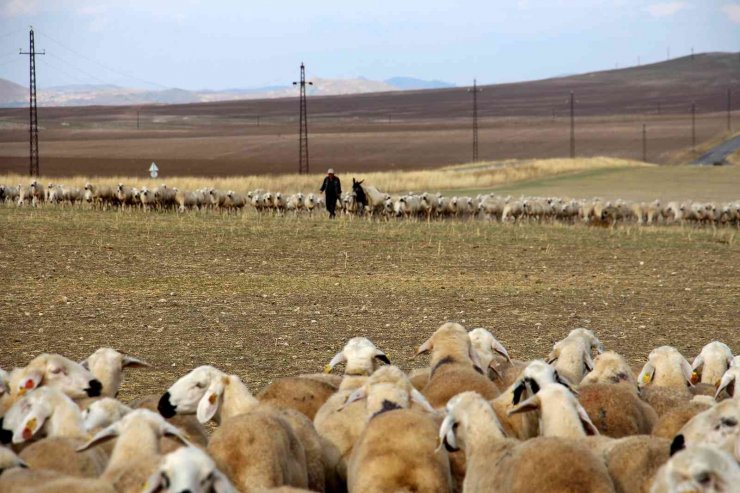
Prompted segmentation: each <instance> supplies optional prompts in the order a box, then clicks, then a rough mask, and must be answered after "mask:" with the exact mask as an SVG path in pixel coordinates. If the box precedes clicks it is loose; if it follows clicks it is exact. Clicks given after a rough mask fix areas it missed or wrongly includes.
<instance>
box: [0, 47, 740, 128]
mask: <svg viewBox="0 0 740 493" xmlns="http://www.w3.org/2000/svg"><path fill="white" fill-rule="evenodd" d="M311 80H312V81H313V82H314V85H313V86H310V87H309V89H308V93H309V94H310V95H311V96H314V97H324V96H333V97H334V96H337V97H338V96H341V97H347V98H350V100H351V101H350V100H342V101H341V102H339V101H334V100H326V103H325V104H326V105H327V107H330V108H332V110H331V111H330V112H331V113H334V112H335V107H336V105H340V106H342V107H343V105H345V104H348V108H352V109H353V111H355V112H359V111H369V112H373V111H374V110H373V108H372V106H374V107H375V108H376V109H377V108H378V107H386V106H388V105H390V107H392V108H393V110H394V112H397V113H398V114H405V115H407V116H409V117H411V116H413V115H415V114H417V113H420V112H421V113H425V114H426V113H428V112H430V111H431V112H433V113H434V114H435V115H438V116H439V117H444V115H447V114H449V115H456V116H459V114H460V108H461V106H460V105H461V104H467V103H464V102H466V101H468V100H469V95H468V94H467V93H466V92H465V91H462V90H461V89H460V88H456V87H455V86H452V85H451V84H448V83H446V82H442V81H436V80H432V81H426V80H421V79H415V78H412V77H393V78H390V79H387V80H386V81H374V80H369V79H365V78H361V77H360V78H354V79H322V78H312V79H311ZM738 85H740V57H738V54H737V53H705V54H697V55H694V56H693V57H691V56H686V57H682V58H675V59H673V60H669V61H665V62H660V63H653V64H647V65H642V66H634V67H628V68H622V69H615V70H605V71H600V72H589V73H585V74H579V75H569V76H560V77H553V78H550V79H543V80H535V81H527V82H515V83H507V84H496V85H489V86H487V87H486V90H485V91H483V92H482V93H481V94H480V95H479V96H478V102H479V104H480V108H479V114H480V115H481V116H489V115H496V116H509V115H522V116H525V115H545V114H556V113H557V114H561V113H562V112H563V111H565V106H564V104H565V98H566V96H567V94H568V92H569V91H571V90H572V91H574V92H575V93H576V97H577V100H578V103H577V112H578V114H581V115H586V114H613V113H622V114H624V113H639V112H643V113H644V112H652V111H656V112H657V111H658V106H660V108H661V111H673V112H676V111H686V109H687V108H688V107H689V105H690V104H691V101H692V100H695V101H696V102H697V105H698V110H699V111H700V112H706V111H720V110H722V109H723V108H724V106H723V105H724V102H725V101H726V96H725V95H726V89H727V88H728V87H734V88H736V89H735V90H737V87H738ZM355 94H358V95H359V94H363V95H364V96H363V97H362V98H352V95H355ZM297 95H298V90H297V88H296V87H295V86H269V87H262V88H253V89H239V88H236V89H225V90H202V91H188V90H184V89H164V90H145V89H132V88H125V87H118V86H113V85H100V86H96V85H78V86H64V87H52V88H45V89H43V90H40V91H39V104H40V105H43V106H89V105H102V106H121V105H124V106H125V105H162V104H190V103H218V102H221V101H236V100H245V101H247V100H272V99H280V98H288V97H295V96H297ZM27 98H28V93H27V89H25V88H24V87H23V86H21V85H19V84H15V83H13V82H10V81H5V80H2V79H0V106H4V107H17V106H23V105H25V104H27ZM317 99H318V98H317ZM733 99H734V100H735V101H740V98H733ZM432 101H433V103H434V104H433V106H428V105H429V103H430V102H432ZM317 104H324V103H319V102H314V103H312V112H314V113H315V112H316V111H317V110H320V108H321V106H317ZM420 104H421V105H422V106H419V105H420ZM279 105H280V103H275V107H276V108H277V106H279ZM358 105H359V106H358ZM366 106H367V108H365V107H366ZM736 107H737V106H736ZM291 108H292V106H291ZM281 111H282V110H281ZM384 111H385V110H384Z"/></svg>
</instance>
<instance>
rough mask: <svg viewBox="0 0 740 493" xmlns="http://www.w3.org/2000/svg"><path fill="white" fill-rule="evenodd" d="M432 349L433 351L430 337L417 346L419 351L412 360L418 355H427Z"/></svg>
mask: <svg viewBox="0 0 740 493" xmlns="http://www.w3.org/2000/svg"><path fill="white" fill-rule="evenodd" d="M432 349H434V344H432V338H431V337H430V338H429V339H427V340H426V341H424V344H422V345H421V346H419V349H417V350H416V354H415V355H414V358H416V357H417V356H419V355H420V354H424V353H428V352H429V351H431V350H432Z"/></svg>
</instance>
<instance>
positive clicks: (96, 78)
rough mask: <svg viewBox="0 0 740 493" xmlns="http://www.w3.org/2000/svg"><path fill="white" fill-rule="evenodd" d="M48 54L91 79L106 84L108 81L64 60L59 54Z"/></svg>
mask: <svg viewBox="0 0 740 493" xmlns="http://www.w3.org/2000/svg"><path fill="white" fill-rule="evenodd" d="M49 55H50V56H51V57H52V58H55V59H57V60H59V61H60V62H62V63H64V64H66V65H68V66H69V67H70V68H71V69H74V70H76V71H77V72H80V73H82V74H84V75H86V76H88V77H90V78H91V79H94V80H96V81H98V82H101V83H103V84H108V83H109V82H108V81H106V80H103V79H101V78H100V77H97V76H95V75H93V74H91V73H90V72H88V71H86V70H82V69H81V68H79V67H78V66H75V65H74V64H73V63H71V62H70V61H69V60H65V59H64V58H62V57H60V56H58V55H54V54H52V53H49Z"/></svg>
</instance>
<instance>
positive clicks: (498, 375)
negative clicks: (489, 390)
mask: <svg viewBox="0 0 740 493" xmlns="http://www.w3.org/2000/svg"><path fill="white" fill-rule="evenodd" d="M488 368H490V369H491V371H492V372H493V378H498V379H499V380H502V379H503V377H502V376H501V372H499V371H498V368H496V364H495V362H494V361H493V360H491V362H490V363H488Z"/></svg>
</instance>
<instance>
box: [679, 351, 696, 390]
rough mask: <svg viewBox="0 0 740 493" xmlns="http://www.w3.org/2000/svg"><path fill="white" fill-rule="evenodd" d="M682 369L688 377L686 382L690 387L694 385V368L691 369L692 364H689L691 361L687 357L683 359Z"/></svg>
mask: <svg viewBox="0 0 740 493" xmlns="http://www.w3.org/2000/svg"><path fill="white" fill-rule="evenodd" d="M681 371H682V372H683V377H684V378H685V379H686V383H687V384H688V386H689V387H693V386H694V384H693V383H692V381H691V376H692V375H691V374H692V373H693V372H694V370H692V369H691V365H689V362H688V361H686V360H685V359H683V358H682V359H681Z"/></svg>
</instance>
